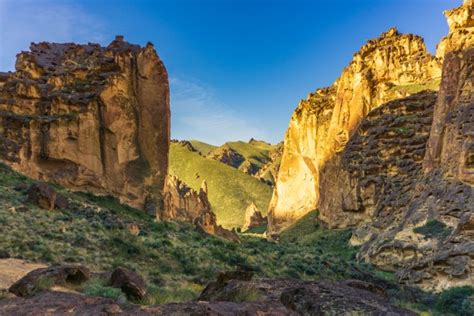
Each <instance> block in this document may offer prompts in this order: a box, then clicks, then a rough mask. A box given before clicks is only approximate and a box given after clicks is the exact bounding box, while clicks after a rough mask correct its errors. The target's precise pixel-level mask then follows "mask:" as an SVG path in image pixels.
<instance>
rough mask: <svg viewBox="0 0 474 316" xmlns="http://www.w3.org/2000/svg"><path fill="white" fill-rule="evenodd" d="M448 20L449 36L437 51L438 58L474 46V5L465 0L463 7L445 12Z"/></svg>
mask: <svg viewBox="0 0 474 316" xmlns="http://www.w3.org/2000/svg"><path fill="white" fill-rule="evenodd" d="M444 15H445V16H446V18H447V20H448V25H449V34H448V35H447V36H446V37H444V38H443V39H442V40H441V42H440V43H439V44H438V47H437V49H436V57H439V58H444V56H445V55H446V54H447V53H449V52H451V51H456V50H462V49H467V48H469V47H472V46H473V45H474V3H473V1H472V0H464V3H463V5H461V6H459V7H458V8H455V9H452V10H446V11H445V12H444Z"/></svg>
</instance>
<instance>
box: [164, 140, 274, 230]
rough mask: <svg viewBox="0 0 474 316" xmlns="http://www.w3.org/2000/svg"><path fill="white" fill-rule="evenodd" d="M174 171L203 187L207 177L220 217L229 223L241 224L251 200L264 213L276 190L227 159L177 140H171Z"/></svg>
mask: <svg viewBox="0 0 474 316" xmlns="http://www.w3.org/2000/svg"><path fill="white" fill-rule="evenodd" d="M170 173H171V174H175V175H177V176H178V177H179V178H180V179H182V180H183V181H184V182H186V183H187V184H188V185H189V186H191V187H193V188H195V189H199V187H200V186H201V183H202V181H203V180H206V181H207V185H208V188H209V200H210V202H211V204H212V206H213V208H214V211H215V212H216V214H217V221H218V222H219V224H222V225H223V226H225V227H236V226H241V225H242V224H243V223H244V213H245V209H246V208H247V207H248V205H249V204H250V203H251V202H254V203H255V204H256V205H257V207H258V208H259V209H260V211H262V213H266V211H267V207H268V203H269V202H270V198H271V194H272V188H271V187H270V186H268V185H266V184H264V183H263V182H261V181H259V180H258V179H256V178H254V177H252V176H249V175H247V174H245V173H243V172H241V171H239V170H237V169H234V168H232V167H229V166H227V165H225V164H223V163H220V162H217V161H214V160H212V159H207V158H205V157H203V156H200V155H199V154H197V153H194V152H190V151H189V150H187V149H186V148H184V147H182V146H180V145H179V144H176V143H173V144H171V150H170ZM197 175H199V177H197Z"/></svg>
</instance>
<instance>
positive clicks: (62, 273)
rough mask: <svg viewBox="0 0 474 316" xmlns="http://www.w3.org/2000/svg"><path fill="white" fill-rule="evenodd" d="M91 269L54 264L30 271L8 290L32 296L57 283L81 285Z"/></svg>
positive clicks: (20, 294) (88, 276)
mask: <svg viewBox="0 0 474 316" xmlns="http://www.w3.org/2000/svg"><path fill="white" fill-rule="evenodd" d="M90 275H91V274H90V271H89V269H87V268H86V267H84V266H70V265H63V266H53V267H48V268H39V269H36V270H33V271H31V272H29V273H28V274H27V275H26V276H24V277H23V278H21V279H20V280H18V281H17V282H15V283H14V284H13V285H12V286H11V287H10V288H9V289H8V290H9V291H10V292H12V293H13V294H15V295H16V296H23V297H25V296H31V295H34V294H36V293H37V292H40V291H43V290H46V289H49V288H51V287H53V286H55V285H67V284H72V285H79V284H81V283H83V282H85V281H87V280H88V279H89V278H90Z"/></svg>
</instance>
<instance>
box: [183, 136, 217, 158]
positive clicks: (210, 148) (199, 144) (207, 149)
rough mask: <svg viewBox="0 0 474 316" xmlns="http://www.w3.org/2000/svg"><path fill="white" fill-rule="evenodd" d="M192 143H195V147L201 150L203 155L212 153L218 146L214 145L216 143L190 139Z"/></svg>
mask: <svg viewBox="0 0 474 316" xmlns="http://www.w3.org/2000/svg"><path fill="white" fill-rule="evenodd" d="M189 142H190V143H191V145H193V147H194V148H195V149H196V150H197V151H199V152H200V153H201V154H202V155H203V156H205V155H207V154H208V153H210V152H211V151H213V150H214V149H216V148H217V146H214V145H211V144H207V143H204V142H201V141H199V140H195V139H193V140H190V141H189Z"/></svg>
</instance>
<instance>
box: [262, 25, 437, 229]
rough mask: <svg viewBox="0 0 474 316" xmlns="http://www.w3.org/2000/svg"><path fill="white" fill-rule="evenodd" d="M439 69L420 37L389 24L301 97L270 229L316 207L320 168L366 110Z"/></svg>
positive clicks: (433, 77)
mask: <svg viewBox="0 0 474 316" xmlns="http://www.w3.org/2000/svg"><path fill="white" fill-rule="evenodd" d="M440 75H441V67H440V60H439V59H437V58H435V57H434V56H431V55H430V54H429V53H428V52H427V51H426V48H425V45H424V43H423V40H422V39H421V38H420V37H418V36H415V35H411V34H400V33H398V31H397V30H396V29H393V28H392V29H390V30H389V31H388V32H386V33H383V34H382V35H381V36H380V37H379V38H378V39H375V40H370V41H369V42H368V43H367V44H366V45H364V46H363V47H362V48H361V50H360V51H359V52H358V53H356V54H355V55H354V57H353V60H352V62H351V63H350V64H349V66H348V67H346V68H345V69H344V71H343V73H342V75H341V77H339V79H337V80H336V82H335V83H334V84H333V85H332V86H331V87H328V88H324V89H319V90H317V91H316V92H315V93H312V94H310V95H309V96H308V98H307V99H306V100H303V101H301V102H300V104H299V105H298V107H297V109H296V110H295V112H294V113H293V116H292V117H291V120H290V124H289V127H288V130H287V133H286V136H285V142H284V150H283V158H282V162H281V167H280V170H279V173H278V181H277V183H276V186H275V190H274V192H273V198H272V201H271V204H270V208H269V227H270V232H273V233H277V232H279V231H280V230H281V229H283V228H285V227H287V226H288V225H290V224H291V223H292V222H294V221H296V220H297V219H299V218H301V217H302V216H303V215H305V214H307V213H308V212H309V211H311V210H314V209H316V208H317V207H318V204H319V199H320V194H319V187H320V183H319V182H320V181H319V180H320V179H319V172H320V170H321V168H322V167H323V166H324V165H325V164H326V162H328V161H329V160H330V159H331V158H332V157H333V156H334V155H335V154H336V153H337V152H340V151H341V150H343V149H344V147H345V145H346V143H347V141H348V140H349V138H350V136H351V135H352V134H353V133H354V131H355V129H356V128H357V126H358V125H359V124H360V122H361V121H362V119H363V118H364V117H365V116H366V115H367V114H368V113H369V112H370V111H371V110H373V109H375V108H377V107H379V106H380V105H382V104H384V103H386V102H387V101H390V100H393V99H396V98H400V97H404V96H407V95H410V94H412V93H413V92H416V91H419V90H422V89H423V88H424V87H425V86H436V85H437V81H438V80H439V78H440Z"/></svg>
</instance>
